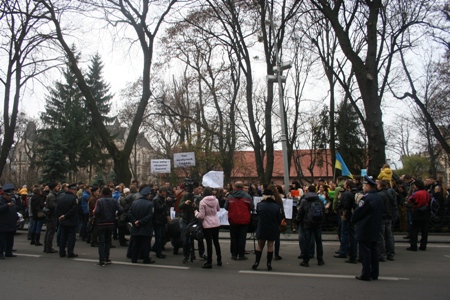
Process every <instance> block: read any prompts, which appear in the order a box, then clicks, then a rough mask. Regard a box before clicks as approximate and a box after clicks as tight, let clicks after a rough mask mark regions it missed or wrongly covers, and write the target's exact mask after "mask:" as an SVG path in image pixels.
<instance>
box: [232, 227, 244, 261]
mask: <svg viewBox="0 0 450 300" xmlns="http://www.w3.org/2000/svg"><path fill="white" fill-rule="evenodd" d="M247 228H248V225H230V251H231V256H233V257H237V256H239V257H241V258H242V257H244V256H245V243H246V241H247Z"/></svg>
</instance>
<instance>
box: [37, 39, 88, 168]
mask: <svg viewBox="0 0 450 300" xmlns="http://www.w3.org/2000/svg"><path fill="white" fill-rule="evenodd" d="M72 50H73V51H76V49H75V46H72ZM79 57H80V54H78V55H77V59H79ZM63 77H64V80H63V81H61V82H59V81H58V82H55V87H50V88H49V96H48V97H47V103H46V105H45V112H44V113H42V114H41V120H42V122H43V123H44V126H45V129H44V130H43V133H44V137H46V138H47V139H48V138H50V137H51V136H53V134H54V133H58V134H59V136H60V137H59V141H60V142H61V143H62V144H66V145H67V147H66V148H65V149H64V151H65V152H64V153H63V154H64V155H63V156H64V157H67V159H68V163H69V165H68V170H67V171H69V172H71V173H76V172H77V170H78V168H79V167H85V166H86V162H85V159H86V156H87V153H86V149H87V148H88V146H89V136H88V135H87V132H89V127H88V124H87V118H86V106H85V101H84V98H83V95H82V93H81V91H80V89H79V88H78V86H77V84H76V78H75V75H74V74H73V73H72V72H71V70H70V68H69V67H67V68H66V69H65V70H64V71H63ZM44 150H45V147H44ZM44 156H45V154H44Z"/></svg>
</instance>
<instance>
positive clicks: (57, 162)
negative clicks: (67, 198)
mask: <svg viewBox="0 0 450 300" xmlns="http://www.w3.org/2000/svg"><path fill="white" fill-rule="evenodd" d="M45 147H46V151H45V154H44V156H43V164H44V166H43V168H42V174H41V182H51V181H55V182H56V181H61V182H64V181H65V180H66V174H67V171H68V167H69V163H68V162H67V160H66V158H65V153H66V152H67V144H65V143H64V139H63V137H62V136H61V132H60V131H55V132H54V133H53V134H52V135H51V137H50V138H49V139H48V140H47V142H46V145H45Z"/></svg>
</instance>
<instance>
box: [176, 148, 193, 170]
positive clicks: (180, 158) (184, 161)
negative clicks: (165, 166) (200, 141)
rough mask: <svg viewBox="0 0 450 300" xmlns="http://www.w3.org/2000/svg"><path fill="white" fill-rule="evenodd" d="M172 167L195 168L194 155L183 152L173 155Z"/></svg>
mask: <svg viewBox="0 0 450 300" xmlns="http://www.w3.org/2000/svg"><path fill="white" fill-rule="evenodd" d="M173 165H174V166H175V168H177V167H195V153H194V152H184V153H174V154H173Z"/></svg>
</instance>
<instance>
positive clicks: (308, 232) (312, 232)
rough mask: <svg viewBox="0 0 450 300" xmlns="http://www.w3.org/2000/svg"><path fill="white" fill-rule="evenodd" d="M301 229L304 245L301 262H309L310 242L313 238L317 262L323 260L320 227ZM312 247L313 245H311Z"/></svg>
mask: <svg viewBox="0 0 450 300" xmlns="http://www.w3.org/2000/svg"><path fill="white" fill-rule="evenodd" d="M302 228H303V236H304V245H303V250H304V251H305V252H304V253H303V261H304V262H309V259H310V258H311V256H312V255H311V252H310V250H311V241H312V239H313V237H314V239H315V241H316V246H317V260H318V261H320V260H323V245H322V227H319V226H312V227H309V228H304V227H302ZM312 245H313V247H314V244H312Z"/></svg>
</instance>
